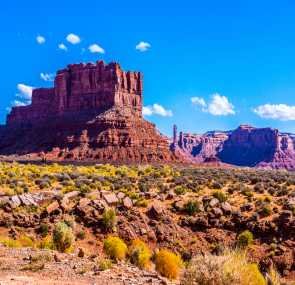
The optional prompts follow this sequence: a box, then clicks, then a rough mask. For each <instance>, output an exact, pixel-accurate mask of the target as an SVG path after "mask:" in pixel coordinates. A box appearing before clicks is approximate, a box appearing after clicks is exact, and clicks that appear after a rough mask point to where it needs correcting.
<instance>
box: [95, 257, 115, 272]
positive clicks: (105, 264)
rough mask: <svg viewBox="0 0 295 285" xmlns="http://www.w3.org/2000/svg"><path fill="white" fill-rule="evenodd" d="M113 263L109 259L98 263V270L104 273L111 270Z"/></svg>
mask: <svg viewBox="0 0 295 285" xmlns="http://www.w3.org/2000/svg"><path fill="white" fill-rule="evenodd" d="M112 266H113V262H112V261H111V260H110V259H103V260H101V261H100V262H99V265H98V269H99V270H100V271H105V270H108V269H110V268H112Z"/></svg>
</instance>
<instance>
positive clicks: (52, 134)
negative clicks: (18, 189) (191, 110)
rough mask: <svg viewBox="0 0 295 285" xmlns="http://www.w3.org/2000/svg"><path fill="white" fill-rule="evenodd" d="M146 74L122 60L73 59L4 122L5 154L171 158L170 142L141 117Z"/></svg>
mask: <svg viewBox="0 0 295 285" xmlns="http://www.w3.org/2000/svg"><path fill="white" fill-rule="evenodd" d="M142 99H143V76H142V74H141V73H140V72H129V71H128V72H125V71H123V70H122V69H121V67H120V65H119V64H118V63H110V64H105V63H104V62H102V61H98V62H97V63H96V64H93V63H88V64H72V65H69V66H68V67H67V68H66V69H63V70H60V71H58V72H57V75H56V77H55V81H54V88H49V89H45V88H40V89H35V90H33V94H32V103H31V104H30V105H28V106H22V107H14V108H13V109H12V111H11V113H10V114H9V115H8V116H7V124H6V126H0V155H3V156H5V157H6V156H17V157H18V158H19V157H21V159H23V158H25V159H35V158H40V157H45V158H46V159H48V160H65V159H68V160H85V161H86V160H95V161H103V162H105V161H115V162H161V161H163V162H169V161H175V160H177V158H176V155H175V154H174V153H173V152H172V151H170V149H169V142H168V139H167V138H166V137H164V136H163V135H161V134H160V133H159V132H158V131H157V130H156V128H155V125H154V124H152V123H150V122H148V121H146V120H144V119H143V117H142Z"/></svg>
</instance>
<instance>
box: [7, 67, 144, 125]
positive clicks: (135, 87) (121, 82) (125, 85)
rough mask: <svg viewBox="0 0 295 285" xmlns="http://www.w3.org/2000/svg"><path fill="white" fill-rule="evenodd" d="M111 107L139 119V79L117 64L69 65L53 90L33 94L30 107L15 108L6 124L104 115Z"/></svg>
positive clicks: (59, 76)
mask: <svg viewBox="0 0 295 285" xmlns="http://www.w3.org/2000/svg"><path fill="white" fill-rule="evenodd" d="M113 106H119V107H122V108H131V109H132V110H133V111H134V113H135V114H137V115H139V116H141V111H142V75H141V73H140V72H124V71H123V70H122V69H121V67H120V66H119V64H117V63H110V64H108V65H105V64H104V62H103V61H99V62H97V63H96V64H92V63H88V64H72V65H69V66H68V68H66V69H64V70H61V71H58V73H57V75H56V78H55V82H54V88H51V89H45V88H41V89H36V90H34V91H33V96H32V104H31V105H29V106H26V107H14V108H13V109H12V111H11V113H10V114H9V115H8V116H7V123H8V124H14V123H26V122H28V121H29V122H35V121H36V120H38V119H46V118H48V117H50V116H56V115H63V114H65V113H68V112H74V113H77V112H79V111H85V110H86V111H87V110H95V111H97V113H100V112H103V111H105V110H107V109H109V108H111V107H113Z"/></svg>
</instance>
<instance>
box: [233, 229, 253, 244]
mask: <svg viewBox="0 0 295 285" xmlns="http://www.w3.org/2000/svg"><path fill="white" fill-rule="evenodd" d="M253 239H254V237H253V234H252V233H251V232H250V231H248V230H246V231H243V232H242V233H240V234H239V235H238V237H237V246H238V247H240V248H245V247H247V246H249V245H251V244H252V243H253Z"/></svg>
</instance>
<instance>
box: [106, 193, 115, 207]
mask: <svg viewBox="0 0 295 285" xmlns="http://www.w3.org/2000/svg"><path fill="white" fill-rule="evenodd" d="M102 197H103V199H104V200H105V201H106V202H107V204H108V205H109V206H115V205H117V204H118V203H119V199H118V197H117V196H116V194H114V193H107V194H103V196H102Z"/></svg>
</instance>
